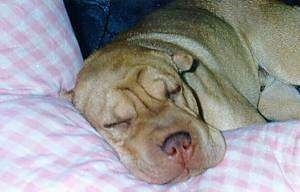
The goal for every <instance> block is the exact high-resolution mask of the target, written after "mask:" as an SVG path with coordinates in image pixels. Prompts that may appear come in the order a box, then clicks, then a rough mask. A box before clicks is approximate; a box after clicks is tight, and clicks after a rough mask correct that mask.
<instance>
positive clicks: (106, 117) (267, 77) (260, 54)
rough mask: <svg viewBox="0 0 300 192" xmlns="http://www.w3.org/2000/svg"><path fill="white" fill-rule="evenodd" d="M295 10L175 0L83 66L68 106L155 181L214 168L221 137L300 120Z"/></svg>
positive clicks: (299, 34) (257, 2) (260, 1)
mask: <svg viewBox="0 0 300 192" xmlns="http://www.w3.org/2000/svg"><path fill="white" fill-rule="evenodd" d="M299 18H300V9H299V8H293V7H289V6H287V5H284V4H282V3H280V2H278V1H271V0H251V1H250V0H249V1H238V0H210V1H204V0H186V1H185V0H178V1H175V2H173V3H171V4H170V5H168V6H167V7H166V8H164V9H161V10H159V11H157V12H155V13H153V14H151V15H150V16H148V17H146V18H145V20H144V21H143V22H141V24H140V25H138V26H137V27H136V28H135V29H133V30H131V31H129V32H127V33H124V34H123V35H121V36H120V37H119V39H118V40H116V41H115V42H113V43H112V44H110V45H108V46H107V47H106V48H104V49H102V50H100V51H98V52H96V53H95V54H93V55H92V56H91V57H89V58H88V59H87V60H86V65H85V67H84V69H83V70H82V71H81V72H80V74H79V78H78V82H77V84H76V87H75V89H74V95H73V102H74V104H75V106H76V107H77V108H78V109H79V110H80V111H81V112H82V113H83V114H84V116H85V117H86V118H87V120H88V121H89V122H90V123H91V124H92V125H93V126H94V127H95V128H96V129H97V130H98V131H99V132H100V133H102V135H103V136H104V137H105V138H106V139H107V141H108V142H109V143H110V144H111V145H112V146H113V147H114V148H115V150H116V151H117V152H118V154H119V156H120V158H121V160H122V161H123V162H124V163H125V165H126V166H127V167H128V168H129V169H130V170H131V171H132V172H133V173H134V174H135V175H136V176H138V177H139V178H142V179H144V180H146V181H148V182H151V183H166V182H176V181H180V180H182V179H185V178H187V177H189V176H191V175H196V174H199V173H201V172H203V171H204V170H205V169H207V168H209V167H212V166H214V165H216V164H217V163H218V162H219V161H220V160H221V159H222V158H223V155H224V151H225V144H224V140H223V137H222V135H221V133H220V132H219V131H218V130H229V129H235V128H238V127H243V126H247V125H252V124H257V123H262V122H265V121H266V119H267V120H288V119H300V95H299V92H298V91H297V89H296V88H295V86H299V85H300V19H299Z"/></svg>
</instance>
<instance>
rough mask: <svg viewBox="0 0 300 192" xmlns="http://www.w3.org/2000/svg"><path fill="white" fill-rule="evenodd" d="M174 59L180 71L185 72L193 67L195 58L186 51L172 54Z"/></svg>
mask: <svg viewBox="0 0 300 192" xmlns="http://www.w3.org/2000/svg"><path fill="white" fill-rule="evenodd" d="M172 61H173V62H174V64H175V66H176V68H177V70H178V71H179V72H184V71H188V70H190V69H191V68H192V65H193V63H194V58H193V57H192V55H190V54H187V53H184V52H176V53H174V54H173V55H172Z"/></svg>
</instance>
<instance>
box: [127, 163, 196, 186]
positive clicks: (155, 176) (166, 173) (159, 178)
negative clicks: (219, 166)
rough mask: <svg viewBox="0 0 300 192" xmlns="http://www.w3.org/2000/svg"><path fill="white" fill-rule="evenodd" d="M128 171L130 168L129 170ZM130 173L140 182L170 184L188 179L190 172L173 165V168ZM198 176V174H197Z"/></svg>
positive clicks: (134, 169)
mask: <svg viewBox="0 0 300 192" xmlns="http://www.w3.org/2000/svg"><path fill="white" fill-rule="evenodd" d="M129 169H130V168H129ZM130 171H131V173H132V174H133V175H134V176H135V177H137V178H138V179H140V180H143V181H145V182H147V183H150V184H170V183H177V182H182V181H185V180H187V179H188V178H190V176H191V172H190V170H189V169H187V168H183V167H181V166H178V165H175V166H173V167H168V168H167V169H166V168H162V167H156V168H153V167H152V168H151V167H148V168H145V167H143V168H137V167H135V168H132V169H130ZM198 174H200V172H199V173H198Z"/></svg>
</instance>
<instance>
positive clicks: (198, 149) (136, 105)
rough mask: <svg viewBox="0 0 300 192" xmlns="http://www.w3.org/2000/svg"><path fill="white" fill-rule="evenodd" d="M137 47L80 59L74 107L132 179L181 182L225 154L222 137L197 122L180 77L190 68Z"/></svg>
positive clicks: (182, 59)
mask: <svg viewBox="0 0 300 192" xmlns="http://www.w3.org/2000/svg"><path fill="white" fill-rule="evenodd" d="M191 62H192V61H191V58H189V57H185V56H184V55H180V54H179V55H178V54H177V55H176V54H175V55H173V56H169V55H167V54H164V53H162V52H160V51H154V50H149V49H146V48H140V47H130V46H122V45H121V46H111V47H107V48H104V49H102V50H101V51H98V52H96V53H95V54H93V55H92V56H91V57H90V58H88V59H87V60H86V65H85V67H84V68H83V70H82V71H81V72H80V74H79V77H78V80H77V84H76V87H75V89H74V96H73V102H74V104H75V106H76V107H77V108H78V109H79V110H80V112H81V113H82V114H83V115H84V116H85V117H86V118H87V120H88V121H89V122H90V123H91V125H92V126H94V127H95V128H96V129H97V131H99V132H100V133H101V134H102V135H103V136H104V138H105V139H106V140H107V141H108V142H109V143H110V144H111V145H112V147H113V148H114V149H115V150H116V152H117V153H118V155H119V157H120V159H121V161H122V162H123V163H124V164H125V166H126V167H127V168H129V169H130V170H131V172H132V173H133V174H134V175H136V176H137V177H139V178H141V179H143V180H145V181H147V182H149V183H158V184H162V183H168V182H178V181H181V180H184V179H186V178H188V177H190V176H192V175H196V174H199V173H201V172H203V171H204V170H206V169H207V168H209V167H212V166H214V165H216V164H217V163H218V162H219V161H220V160H221V159H222V158H223V156H224V152H225V143H224V139H223V137H222V135H221V133H220V132H219V131H218V130H216V129H214V128H211V127H208V125H206V124H205V123H204V121H202V120H201V118H199V112H198V107H197V103H196V100H195V98H194V96H193V93H192V91H191V89H190V88H189V87H188V86H187V85H186V84H185V83H184V82H183V81H182V79H181V78H180V76H179V75H178V70H176V66H177V67H179V68H184V66H187V65H191Z"/></svg>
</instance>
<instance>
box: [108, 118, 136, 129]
mask: <svg viewBox="0 0 300 192" xmlns="http://www.w3.org/2000/svg"><path fill="white" fill-rule="evenodd" d="M131 120H132V119H131V118H129V119H125V120H120V121H117V122H113V123H107V124H104V125H103V126H104V127H105V128H119V129H125V128H128V127H129V126H130V124H131Z"/></svg>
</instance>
